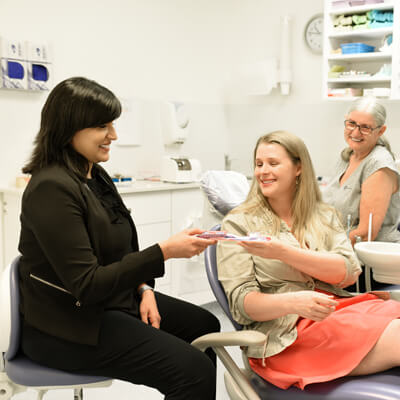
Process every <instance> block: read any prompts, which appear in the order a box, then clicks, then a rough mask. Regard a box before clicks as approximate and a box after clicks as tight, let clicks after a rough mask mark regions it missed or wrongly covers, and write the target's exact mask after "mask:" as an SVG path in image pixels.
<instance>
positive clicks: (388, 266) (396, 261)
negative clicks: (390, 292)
mask: <svg viewBox="0 0 400 400" xmlns="http://www.w3.org/2000/svg"><path fill="white" fill-rule="evenodd" d="M354 250H355V251H356V253H357V256H358V258H359V259H360V261H361V262H362V263H363V264H364V265H366V266H368V267H370V268H371V269H372V272H373V274H374V279H375V280H376V281H378V282H384V283H396V284H399V283H400V243H391V242H360V243H356V244H355V245H354Z"/></svg>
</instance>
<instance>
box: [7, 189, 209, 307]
mask: <svg viewBox="0 0 400 400" xmlns="http://www.w3.org/2000/svg"><path fill="white" fill-rule="evenodd" d="M120 193H121V196H122V198H123V201H124V203H125V205H126V206H127V207H128V209H130V210H131V213H132V218H133V220H134V221H135V225H136V228H137V231H138V237H139V247H140V249H144V248H146V247H148V246H151V245H153V244H154V243H158V242H161V241H163V240H166V239H167V238H168V237H170V236H171V235H172V234H174V233H177V232H179V231H181V230H183V229H186V228H190V227H201V226H202V224H201V214H202V211H203V195H202V193H201V191H200V188H199V186H198V185H197V184H164V183H160V182H157V183H141V182H137V183H135V184H134V185H132V187H129V188H121V189H120ZM21 198H22V190H17V189H6V190H0V199H1V214H0V217H1V219H0V222H1V223H0V245H1V246H0V250H1V260H0V264H1V265H0V270H1V268H4V267H5V266H6V265H7V264H9V263H10V262H11V261H12V259H13V258H14V257H15V256H16V255H17V254H18V249H17V247H18V241H19V233H20V222H19V215H20V209H21ZM156 289H157V290H159V291H160V292H163V293H166V294H169V295H171V296H175V297H181V298H183V299H185V300H188V301H191V302H193V303H196V304H204V303H206V302H210V301H213V300H214V297H213V295H212V292H211V289H210V288H209V285H208V281H207V277H206V272H205V268H204V256H203V254H201V255H200V256H195V257H192V258H191V259H189V260H188V259H171V260H168V261H167V262H166V265H165V275H164V276H163V277H162V278H157V279H156Z"/></svg>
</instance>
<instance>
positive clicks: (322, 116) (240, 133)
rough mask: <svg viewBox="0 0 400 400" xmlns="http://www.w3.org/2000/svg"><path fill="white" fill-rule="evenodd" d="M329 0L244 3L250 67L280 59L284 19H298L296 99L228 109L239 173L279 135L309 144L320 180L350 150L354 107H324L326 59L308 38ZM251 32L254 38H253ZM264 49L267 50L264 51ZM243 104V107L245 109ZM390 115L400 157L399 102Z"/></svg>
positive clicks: (255, 100)
mask: <svg viewBox="0 0 400 400" xmlns="http://www.w3.org/2000/svg"><path fill="white" fill-rule="evenodd" d="M323 4H324V3H323V0H308V1H295V0H280V1H272V0H260V1H255V0H252V1H243V2H242V3H241V7H240V8H241V10H240V15H237V19H238V21H241V22H242V23H243V25H244V26H246V27H247V28H245V27H244V26H243V25H240V24H238V26H240V29H242V31H241V33H243V37H244V38H246V41H247V43H244V42H240V45H241V46H242V47H246V48H247V58H246V59H245V61H248V62H259V61H262V60H265V59H266V58H268V57H269V56H271V55H273V56H279V48H278V46H279V33H280V31H279V29H280V25H279V24H280V16H283V15H285V14H288V15H290V16H291V17H292V24H291V26H292V51H291V54H292V66H293V69H292V73H293V85H292V90H291V94H290V96H282V95H280V94H279V91H278V90H276V89H274V90H273V91H272V92H271V94H270V95H269V96H258V97H255V96H253V97H247V98H246V99H244V98H242V99H241V100H242V101H240V100H238V98H237V97H236V98H235V100H234V102H236V103H237V104H228V105H226V107H225V113H226V120H227V126H228V132H229V137H230V139H231V143H230V149H231V153H232V157H233V158H234V161H233V164H232V165H233V168H235V169H239V170H242V171H243V172H245V173H248V174H251V168H252V167H251V166H252V152H253V148H254V145H255V143H256V140H257V139H258V137H260V136H261V135H263V134H265V133H268V132H271V131H273V130H278V129H285V130H289V131H291V132H293V133H295V134H297V135H299V136H300V137H302V138H303V140H304V141H305V143H306V144H307V146H308V149H309V151H310V153H311V157H312V159H313V162H314V167H315V170H316V173H317V174H318V175H329V174H331V173H332V169H333V167H334V165H335V162H336V160H337V158H338V157H339V153H340V151H341V150H342V149H343V148H344V147H345V142H344V139H343V120H344V115H345V114H346V111H347V108H348V107H349V105H350V104H349V102H346V101H332V100H331V101H323V100H322V99H321V92H322V55H315V54H313V53H311V52H310V51H309V50H308V48H307V47H306V45H305V42H304V39H303V35H304V28H305V25H306V23H307V21H308V19H309V18H310V17H311V16H313V15H314V14H317V13H322V12H323V8H324V7H323ZM249 32H251V33H250V34H249ZM260 49H263V50H260ZM240 103H242V104H240ZM384 104H385V106H386V109H387V114H388V118H387V125H388V129H387V134H386V135H385V136H386V137H387V139H389V141H390V143H391V145H392V149H393V150H394V152H395V153H396V154H397V155H398V156H400V136H399V135H398V134H397V133H398V132H400V113H399V112H398V109H399V105H400V104H399V102H389V101H384Z"/></svg>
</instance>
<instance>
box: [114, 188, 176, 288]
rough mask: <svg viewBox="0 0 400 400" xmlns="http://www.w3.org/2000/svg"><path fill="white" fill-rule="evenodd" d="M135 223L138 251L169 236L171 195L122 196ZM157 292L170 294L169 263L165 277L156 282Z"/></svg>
mask: <svg viewBox="0 0 400 400" xmlns="http://www.w3.org/2000/svg"><path fill="white" fill-rule="evenodd" d="M122 199H123V200H124V203H125V205H126V206H127V208H128V209H129V210H130V211H131V215H132V218H133V220H134V222H135V225H136V229H137V233H138V239H139V249H141V250H142V249H145V248H146V247H149V246H151V245H153V244H155V243H158V242H161V241H163V240H165V239H167V238H168V237H169V236H171V218H172V217H171V193H170V192H169V191H160V192H150V193H146V192H144V193H125V194H122ZM156 286H157V290H159V291H160V292H163V293H167V294H170V292H171V290H170V289H171V261H167V262H166V263H165V275H164V276H163V277H162V278H157V280H156Z"/></svg>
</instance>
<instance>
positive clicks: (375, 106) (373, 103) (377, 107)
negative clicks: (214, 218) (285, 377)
mask: <svg viewBox="0 0 400 400" xmlns="http://www.w3.org/2000/svg"><path fill="white" fill-rule="evenodd" d="M353 111H362V112H366V113H368V114H370V115H371V116H372V118H373V119H374V121H375V123H376V126H377V127H378V126H379V127H380V126H383V125H385V122H386V109H385V107H384V106H383V104H382V103H380V102H379V100H378V99H376V98H375V97H359V98H358V99H357V100H355V101H353V102H352V103H351V105H350V107H349V109H348V110H347V114H346V115H349V114H350V113H351V112H353ZM376 146H384V147H386V148H387V149H388V151H389V153H390V154H391V155H392V157H393V159H396V157H395V155H394V154H393V152H392V148H391V146H390V143H389V141H388V140H387V139H386V138H384V137H383V136H381V137H379V139H378V141H377V142H376ZM352 152H353V150H352V149H351V148H350V147H346V148H345V149H344V150H343V151H342V153H341V156H342V159H343V160H344V161H346V162H348V161H349V159H350V155H351V153H352Z"/></svg>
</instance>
